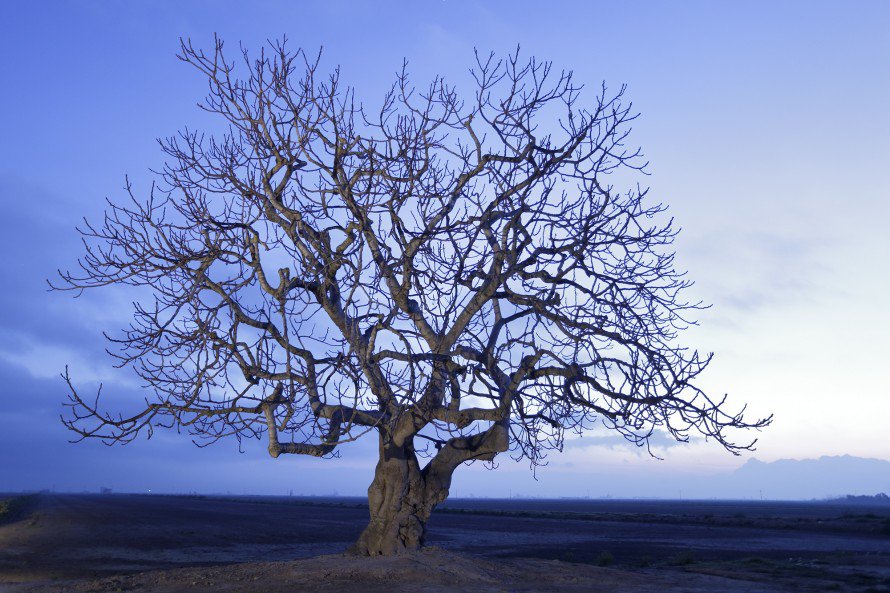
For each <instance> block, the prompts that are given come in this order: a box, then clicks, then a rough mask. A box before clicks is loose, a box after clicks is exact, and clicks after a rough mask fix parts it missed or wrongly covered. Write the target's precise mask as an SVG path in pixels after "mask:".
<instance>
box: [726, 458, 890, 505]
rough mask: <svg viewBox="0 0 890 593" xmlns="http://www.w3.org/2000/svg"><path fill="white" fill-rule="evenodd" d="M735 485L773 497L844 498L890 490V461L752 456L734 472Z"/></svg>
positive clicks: (888, 491)
mask: <svg viewBox="0 0 890 593" xmlns="http://www.w3.org/2000/svg"><path fill="white" fill-rule="evenodd" d="M731 482H732V485H733V486H736V487H741V488H744V490H746V491H747V492H748V493H749V494H750V493H751V492H752V491H753V490H757V491H758V493H762V496H763V497H764V498H771V499H810V498H843V497H845V496H847V495H854V496H862V495H868V496H873V495H875V494H878V493H881V492H884V493H890V461H885V460H882V459H867V458H863V457H853V456H851V455H842V456H837V457H828V456H824V457H819V458H818V459H779V460H777V461H773V462H770V463H766V462H763V461H758V460H757V459H750V460H748V462H746V463H745V464H744V465H743V466H742V467H740V468H739V469H737V470H736V471H735V472H733V473H732V475H731Z"/></svg>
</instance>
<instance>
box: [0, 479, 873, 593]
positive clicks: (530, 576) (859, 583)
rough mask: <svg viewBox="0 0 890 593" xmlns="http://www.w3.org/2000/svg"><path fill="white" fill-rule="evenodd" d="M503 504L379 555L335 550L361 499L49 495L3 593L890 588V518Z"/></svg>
mask: <svg viewBox="0 0 890 593" xmlns="http://www.w3.org/2000/svg"><path fill="white" fill-rule="evenodd" d="M492 504H494V503H489V504H488V506H485V505H480V504H477V505H475V506H474V505H473V504H466V505H464V508H461V506H460V505H457V506H455V504H452V505H449V507H448V508H446V509H444V511H443V512H441V513H437V514H435V515H434V517H433V520H432V521H431V524H430V533H429V540H430V544H431V547H430V548H429V549H427V550H425V551H424V552H422V553H419V554H416V555H411V556H406V557H400V558H378V559H369V558H356V557H351V556H345V555H343V554H342V553H340V552H341V551H342V550H343V549H345V547H346V545H348V543H349V542H351V541H352V540H354V538H355V537H356V536H357V535H358V533H359V531H360V530H361V528H362V527H363V524H364V521H365V520H366V517H367V510H366V509H362V508H361V503H360V502H359V501H346V502H344V501H342V500H340V501H318V500H305V499H304V500H300V499H290V498H272V497H268V498H260V497H250V498H226V497H216V498H214V497H175V496H137V495H110V496H98V495H41V496H39V497H34V498H31V499H28V500H27V501H26V502H25V504H21V503H20V504H19V505H17V506H18V508H19V510H18V511H17V515H16V516H13V517H7V518H6V520H5V522H4V523H3V524H0V592H2V593H6V592H13V591H15V592H26V591H27V592H50V591H52V592H64V591H70V592H72V593H74V592H77V593H87V592H97V593H98V592H112V591H134V592H145V593H173V592H180V591H182V592H185V591H188V592H190V593H192V592H195V591H220V592H231V593H246V592H248V591H250V592H253V591H268V592H277V591H281V592H284V591H287V592H289V593H293V592H306V593H310V592H315V591H318V592H333V591H368V592H372V593H373V592H383V591H386V592H401V591H405V592H408V591H411V592H429V593H432V592H443V593H444V592H463V591H473V592H479V593H482V592H488V591H492V592H493V591H503V592H520V591H522V592H536V591H541V592H543V591H566V592H576V591H577V592H581V591H585V592H597V591H622V592H627V593H633V592H642V591H647V592H651V591H658V592H664V593H668V592H674V591H684V592H690V593H693V592H722V591H725V592H728V593H733V592H741V591H752V592H754V591H756V592H785V591H804V592H806V591H814V592H815V591H862V592H869V593H880V592H890V530H888V529H887V527H888V525H890V509H886V511H883V512H882V511H881V510H880V509H878V510H877V511H876V510H875V509H856V508H852V509H846V510H845V509H829V508H826V507H825V506H822V507H818V506H811V507H806V506H803V507H792V506H787V505H786V506H779V507H776V508H771V507H765V506H763V505H760V506H757V505H754V506H750V505H749V506H747V507H746V506H744V505H742V506H740V507H739V506H736V507H733V506H724V507H719V508H716V507H715V508H710V507H708V508H706V507H703V506H698V507H696V506H690V505H679V503H675V504H672V503H661V506H658V507H652V505H649V506H648V507H647V506H646V505H645V504H642V503H640V504H635V503H632V502H631V503H624V505H625V506H624V507H622V508H621V509H618V508H616V507H614V506H612V507H609V506H608V505H604V504H600V505H597V503H595V502H593V501H591V503H588V504H586V505H582V506H581V507H579V509H574V510H572V511H570V512H567V511H565V510H564V509H563V510H559V509H558V507H559V505H558V504H556V503H550V504H548V503H546V502H544V501H542V502H537V503H529V504H526V505H525V506H521V505H517V504H512V507H511V503H509V502H507V501H504V503H502V504H500V505H499V506H500V508H497V505H495V506H491V505H492ZM480 507H483V508H480ZM554 508H557V510H555V511H554ZM635 510H636V511H641V512H634V511H635ZM619 511H620V512H619ZM885 513H886V514H885Z"/></svg>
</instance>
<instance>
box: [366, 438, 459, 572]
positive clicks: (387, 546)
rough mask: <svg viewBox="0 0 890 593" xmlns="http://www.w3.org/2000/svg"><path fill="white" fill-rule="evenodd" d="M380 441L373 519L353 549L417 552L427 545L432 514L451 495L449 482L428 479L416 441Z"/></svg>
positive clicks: (380, 552) (377, 553) (371, 507)
mask: <svg viewBox="0 0 890 593" xmlns="http://www.w3.org/2000/svg"><path fill="white" fill-rule="evenodd" d="M380 441H381V442H380V460H379V461H378V462H377V468H376V470H375V472H374V481H373V482H371V486H370V487H369V488H368V508H369V510H370V514H371V520H370V522H369V523H368V526H367V527H366V528H365V530H364V532H362V534H361V536H360V537H359V539H358V541H357V542H356V543H355V544H354V545H353V546H352V548H350V551H351V552H353V553H356V554H361V555H367V556H391V555H395V554H404V553H410V552H415V551H417V550H419V549H420V548H421V547H422V546H423V542H424V537H425V535H426V523H427V521H428V520H429V518H430V513H432V511H433V509H434V508H435V506H436V505H437V504H438V503H440V502H442V501H444V500H445V498H446V497H447V496H448V490H447V485H444V484H442V483H441V480H438V479H432V480H428V479H427V475H426V473H425V472H424V471H422V470H421V469H420V466H419V464H418V461H417V455H416V454H415V452H414V446H413V443H411V442H407V443H405V444H402V445H396V444H394V443H393V442H392V441H391V440H390V439H388V438H387V437H386V436H381V438H380ZM409 441H410V439H409ZM449 477H450V476H449ZM448 481H449V482H450V479H449V480H448Z"/></svg>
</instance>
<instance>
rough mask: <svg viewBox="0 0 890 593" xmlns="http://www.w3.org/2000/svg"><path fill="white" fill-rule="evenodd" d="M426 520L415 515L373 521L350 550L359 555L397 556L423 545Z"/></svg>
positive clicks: (416, 549) (418, 548) (413, 550)
mask: <svg viewBox="0 0 890 593" xmlns="http://www.w3.org/2000/svg"><path fill="white" fill-rule="evenodd" d="M425 523H426V520H425V519H423V518H421V517H417V516H415V515H408V516H404V517H394V518H393V519H392V520H390V521H380V520H377V521H371V523H369V524H368V526H367V527H366V528H365V530H364V531H363V532H362V534H361V536H359V538H358V541H356V542H355V543H354V544H353V545H352V546H351V547H350V548H349V550H348V552H349V553H350V554H356V555H359V556H397V555H401V554H410V553H412V552H417V551H418V550H420V548H422V547H423V541H424V536H425V535H426V524H425Z"/></svg>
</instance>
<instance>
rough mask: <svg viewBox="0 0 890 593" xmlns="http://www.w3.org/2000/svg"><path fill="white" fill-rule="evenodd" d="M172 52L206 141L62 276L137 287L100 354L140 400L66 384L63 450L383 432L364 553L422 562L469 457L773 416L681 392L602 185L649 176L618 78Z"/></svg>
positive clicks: (669, 235) (644, 225)
mask: <svg viewBox="0 0 890 593" xmlns="http://www.w3.org/2000/svg"><path fill="white" fill-rule="evenodd" d="M179 57H180V58H181V59H182V60H183V61H184V62H186V63H188V64H190V65H191V66H193V67H194V68H196V69H197V70H198V72H200V74H201V75H202V76H204V77H206V79H207V81H208V82H209V94H208V95H207V98H206V100H205V102H204V103H203V104H202V107H203V109H205V110H206V111H208V112H210V113H212V114H214V115H216V116H218V120H219V121H220V122H221V123H223V124H224V125H225V127H220V129H219V130H217V131H216V133H201V132H198V131H194V130H190V129H186V130H185V131H183V132H181V133H179V134H178V135H177V136H175V137H171V138H168V139H166V140H162V141H161V146H162V148H163V150H164V152H165V153H166V154H167V156H168V160H167V163H166V165H165V166H164V167H163V169H162V170H161V171H159V172H158V173H157V182H156V184H155V185H154V186H153V188H152V190H151V191H150V192H148V193H147V194H142V193H139V192H137V191H136V190H135V189H133V188H132V187H130V186H129V184H128V191H129V197H130V199H129V200H127V201H117V202H115V201H110V202H109V205H108V209H107V212H106V216H105V219H104V221H103V222H102V223H100V224H89V223H87V224H86V225H85V226H84V227H83V228H82V229H81V232H82V234H83V235H84V238H85V243H86V246H87V247H86V249H87V251H86V254H85V256H84V257H83V258H82V260H81V261H80V267H79V269H77V270H75V271H72V272H66V273H62V274H61V279H62V282H60V283H59V287H61V288H68V289H78V290H79V289H84V288H92V287H96V286H103V285H108V284H125V285H133V286H138V287H148V289H149V294H150V295H151V296H150V297H149V298H148V299H143V300H141V301H140V302H138V303H137V305H136V309H135V314H134V321H133V324H132V325H131V326H130V327H129V328H128V329H126V330H125V331H124V332H123V333H122V334H119V335H113V336H111V337H110V339H111V340H112V341H113V342H114V343H115V344H116V345H117V346H119V350H117V351H116V352H117V356H119V357H120V361H121V363H123V364H125V365H128V366H131V367H132V368H133V369H134V370H135V371H136V373H137V374H138V375H139V376H140V377H141V379H142V380H143V381H144V383H145V385H146V387H147V388H149V389H150V390H151V393H152V395H151V397H150V398H149V399H148V400H147V402H146V405H145V406H144V409H141V410H140V411H138V413H135V414H134V415H132V416H126V415H125V416H120V415H117V414H114V413H109V412H106V411H105V410H103V409H102V408H101V407H100V406H99V405H98V403H94V402H92V401H91V400H87V399H85V398H82V397H81V396H80V395H79V394H78V392H77V391H76V390H75V389H74V387H73V385H72V382H71V381H70V380H69V382H68V383H69V386H70V394H71V395H70V398H71V401H70V402H69V403H70V414H69V415H68V416H67V417H66V419H65V422H66V424H67V425H68V427H69V428H71V429H72V430H74V431H76V432H77V433H78V434H79V435H81V436H82V437H99V438H103V439H106V440H110V441H119V442H127V441H129V440H132V439H133V438H135V437H136V436H137V435H138V434H140V433H142V432H144V431H147V432H148V433H149V434H150V433H151V431H152V430H153V428H155V427H158V426H176V427H186V428H187V429H188V430H189V432H190V433H191V434H192V435H193V436H194V437H196V439H197V440H198V441H199V442H208V441H209V442H212V441H216V440H218V439H221V438H223V437H229V436H234V437H237V438H239V439H240V438H244V437H262V436H263V435H265V437H266V438H267V439H268V443H269V452H270V453H271V455H272V456H273V457H277V456H279V455H281V454H284V453H298V454H308V455H316V456H332V455H336V451H337V447H338V446H340V445H342V444H344V443H346V442H349V441H352V440H355V439H357V438H359V437H361V436H362V435H365V434H367V433H369V432H374V433H376V434H377V435H378V437H379V439H380V450H381V460H380V463H379V464H378V468H377V477H376V478H375V482H374V484H372V486H371V488H370V489H369V495H370V506H371V517H372V521H371V525H370V526H369V527H368V529H367V530H366V532H365V534H363V536H362V539H361V540H360V541H359V543H358V544H357V549H358V550H359V551H361V552H364V553H392V552H395V551H399V550H403V549H413V548H416V547H417V546H419V545H421V543H422V540H423V531H424V525H425V522H426V519H427V518H428V516H429V512H430V511H431V510H432V508H433V507H434V506H435V504H437V503H438V502H441V501H442V500H444V498H445V497H446V496H447V493H448V487H449V485H450V480H451V473H452V472H453V470H454V469H455V468H456V467H457V466H458V465H460V464H461V463H463V462H467V461H471V460H479V459H481V460H491V459H493V458H494V457H495V455H497V454H498V453H501V452H506V451H508V450H510V451H512V452H513V453H514V454H515V455H516V456H518V457H525V458H528V459H529V460H531V462H532V463H539V462H540V461H541V460H542V459H543V457H544V454H545V452H546V451H547V450H550V449H554V448H557V449H558V448H560V447H561V446H562V442H563V438H564V435H565V433H566V431H581V430H584V429H586V428H590V427H593V426H594V424H596V423H602V424H603V425H605V427H607V428H610V429H613V430H616V431H618V432H620V433H621V434H623V435H624V436H625V437H627V438H628V439H629V440H631V441H633V442H635V443H637V444H647V443H648V439H649V438H650V437H651V436H652V435H653V434H654V431H665V432H667V433H669V434H670V435H672V436H673V437H675V438H677V439H679V440H686V439H687V438H688V435H689V434H690V433H691V432H695V433H701V434H703V435H705V436H706V437H708V438H711V439H713V440H715V441H717V442H718V443H719V444H721V445H722V446H723V447H725V448H726V449H728V450H730V451H732V452H737V451H739V450H741V449H746V448H750V446H751V445H752V444H753V443H752V442H748V441H745V442H742V443H738V442H736V441H735V440H733V439H732V435H731V434H729V433H728V430H731V429H733V428H750V427H755V428H757V427H762V426H765V425H766V424H767V423H768V422H769V419H764V420H755V421H748V420H746V419H745V418H743V416H742V415H741V413H740V412H738V413H737V412H733V411H728V410H727V408H726V406H725V405H724V399H723V398H717V399H715V398H712V397H710V396H708V395H707V394H706V393H704V392H703V391H702V390H701V389H699V388H698V387H696V385H695V381H696V378H697V377H698V376H699V374H700V373H701V372H702V371H703V370H704V369H705V367H706V366H707V364H708V362H709V360H710V355H708V356H702V355H700V354H699V353H698V352H696V351H694V350H691V349H687V348H685V347H683V346H682V345H680V344H679V343H678V341H677V338H678V333H679V332H681V331H682V330H683V329H684V328H685V327H687V326H688V324H689V323H690V322H691V320H689V319H688V318H687V314H688V313H690V312H692V311H694V310H695V309H697V308H698V305H697V304H696V303H689V302H687V301H686V299H685V298H684V289H686V288H687V287H688V286H689V282H688V281H687V280H686V279H685V278H684V276H683V274H682V273H680V272H678V271H677V270H676V269H675V266H674V261H673V260H674V256H673V251H672V249H671V246H672V242H673V239H674V237H675V231H674V230H673V228H672V226H671V223H670V220H669V219H667V217H666V216H665V215H664V207H663V206H662V205H661V204H659V203H657V202H654V201H652V200H651V199H650V198H649V197H648V196H647V195H646V194H647V192H646V191H645V190H642V189H640V188H639V187H638V186H635V185H630V186H629V187H625V188H624V189H618V188H616V187H614V186H613V185H614V184H613V183H611V180H613V179H615V180H617V181H618V182H619V185H625V186H627V185H628V182H627V180H628V179H633V178H635V177H636V173H637V172H638V171H640V170H641V169H642V168H643V166H644V163H643V161H642V159H641V155H640V152H639V150H637V149H635V148H633V147H632V146H631V145H629V144H628V134H629V131H630V123H631V122H632V121H633V119H634V117H635V114H634V111H633V110H632V107H631V105H630V104H629V103H627V102H625V101H624V89H623V88H622V89H620V90H619V91H618V92H616V93H611V94H610V92H609V91H608V89H607V88H606V87H605V86H603V87H601V89H600V90H599V92H597V93H595V94H590V93H585V92H583V91H582V88H581V87H580V86H579V85H576V84H575V83H574V82H573V79H572V75H571V73H569V72H557V71H556V70H554V69H553V68H552V66H551V64H549V63H546V62H539V61H536V60H534V59H532V60H527V61H525V60H520V59H519V56H518V52H517V53H516V54H513V55H510V56H508V57H506V58H505V59H497V58H495V57H494V56H479V55H477V56H476V63H475V66H474V67H473V69H472V70H471V73H472V78H473V80H474V82H475V84H474V87H473V89H472V91H471V92H470V93H469V94H464V95H459V94H458V92H457V91H456V89H455V88H454V87H452V86H449V85H448V84H446V82H445V81H444V80H443V79H441V78H437V79H435V80H434V81H433V82H432V83H431V84H430V85H429V86H427V87H424V88H423V89H422V90H418V89H417V88H416V87H414V86H413V85H412V83H411V82H410V81H409V77H408V74H407V71H406V69H405V68H404V67H403V68H402V70H401V71H400V72H399V73H398V74H397V75H396V77H395V84H394V85H393V86H392V88H391V90H390V91H389V92H388V93H387V94H386V96H385V97H384V98H383V100H382V102H381V103H380V104H379V105H377V106H375V107H374V108H370V107H368V106H366V105H363V104H361V103H359V102H358V101H357V100H356V98H355V97H354V93H353V90H352V89H351V88H350V87H348V86H345V85H343V84H342V83H341V81H340V75H339V71H338V70H335V71H334V72H333V73H332V74H330V75H322V74H320V69H319V61H318V59H317V58H312V57H310V56H307V55H306V54H305V53H304V52H302V51H291V50H289V49H288V47H287V46H286V44H285V43H284V42H281V43H273V44H271V45H270V46H269V47H268V48H266V49H265V50H264V51H262V52H261V53H260V54H259V56H258V57H256V58H252V57H250V56H249V55H248V53H247V51H244V50H242V56H241V58H243V59H242V60H238V61H239V62H241V63H240V69H239V67H236V63H235V62H230V61H227V60H226V58H225V57H224V55H223V44H222V42H221V41H217V42H216V44H215V47H214V48H213V50H212V51H210V52H209V53H205V52H204V51H201V50H199V49H196V48H195V47H193V46H192V45H191V43H190V42H185V43H183V46H182V52H181V54H180V56H179ZM622 172H626V173H634V174H635V175H628V174H622ZM622 180H623V181H622ZM66 379H67V372H66ZM418 456H420V458H421V459H423V458H424V457H429V461H427V462H425V465H424V466H423V467H422V468H421V466H420V461H419V460H418Z"/></svg>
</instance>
